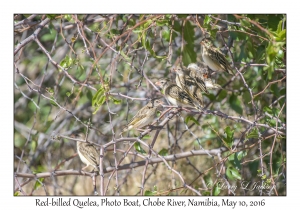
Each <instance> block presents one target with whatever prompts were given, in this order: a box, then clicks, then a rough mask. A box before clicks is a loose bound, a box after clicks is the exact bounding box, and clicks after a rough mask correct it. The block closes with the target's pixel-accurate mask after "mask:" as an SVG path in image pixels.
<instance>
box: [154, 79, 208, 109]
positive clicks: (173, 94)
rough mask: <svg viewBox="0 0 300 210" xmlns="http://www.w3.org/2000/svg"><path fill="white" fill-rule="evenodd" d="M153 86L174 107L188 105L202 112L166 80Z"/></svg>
mask: <svg viewBox="0 0 300 210" xmlns="http://www.w3.org/2000/svg"><path fill="white" fill-rule="evenodd" d="M155 84H156V85H157V86H158V87H159V88H161V89H162V91H163V94H164V95H165V96H166V98H167V99H168V100H169V101H170V103H171V104H173V105H175V106H182V105H189V106H192V107H195V108H196V109H198V110H199V111H202V108H201V106H200V105H199V104H197V103H195V102H194V101H193V99H192V98H191V97H190V96H189V95H188V94H187V93H186V92H185V91H184V90H182V89H181V88H180V87H178V86H177V85H176V84H174V83H169V81H168V80H167V79H160V80H159V81H157V82H156V83H155Z"/></svg>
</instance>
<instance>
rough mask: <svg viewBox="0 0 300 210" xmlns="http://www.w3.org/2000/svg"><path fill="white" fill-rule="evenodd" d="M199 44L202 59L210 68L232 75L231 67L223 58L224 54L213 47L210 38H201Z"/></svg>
mask: <svg viewBox="0 0 300 210" xmlns="http://www.w3.org/2000/svg"><path fill="white" fill-rule="evenodd" d="M200 44H201V45H202V59H203V61H204V62H205V64H207V65H208V67H209V68H210V69H212V70H213V71H217V72H227V73H229V74H231V75H233V71H232V70H233V69H232V67H231V66H230V64H229V62H228V61H227V59H226V58H225V55H224V54H223V53H222V52H220V51H219V50H218V49H217V48H216V47H214V46H213V44H212V42H211V41H210V40H208V39H203V40H202V41H201V42H200Z"/></svg>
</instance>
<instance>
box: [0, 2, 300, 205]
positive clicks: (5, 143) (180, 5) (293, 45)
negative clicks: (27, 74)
mask: <svg viewBox="0 0 300 210" xmlns="http://www.w3.org/2000/svg"><path fill="white" fill-rule="evenodd" d="M5 3H6V4H5V5H2V8H1V33H0V36H1V39H0V40H1V45H0V46H1V51H0V53H1V61H2V62H1V63H2V66H1V74H0V75H1V78H2V80H1V83H0V85H1V88H0V90H1V98H2V103H1V109H0V110H1V114H0V116H1V122H2V123H1V127H0V128H1V134H2V133H3V134H4V135H3V136H2V138H0V141H1V148H0V149H1V150H0V151H1V153H0V155H1V158H0V161H1V162H0V163H1V168H2V176H1V179H0V180H1V183H0V186H1V189H0V198H1V201H0V203H1V204H2V205H1V208H3V209H7V208H14V209H18V207H19V208H22V209H24V208H25V209H41V207H36V206H35V199H36V198H37V197H22V198H20V197H13V155H12V154H13V114H14V113H13V107H14V104H13V91H14V88H13V75H14V74H13V14H14V13H33V12H36V13H82V14H85V13H99V14H101V13H137V14H140V13H145V14H149V13H162V14H166V13H174V14H176V13H187V14H194V13H203V14H209V13H213V14H216V13H224V14H225V13H273V14H275V13H287V29H288V30H287V46H288V47H287V49H288V52H287V68H288V71H287V72H288V77H287V81H288V84H287V91H288V93H287V97H288V100H289V103H287V113H288V117H287V119H288V122H287V127H288V129H287V139H288V142H287V161H288V166H289V167H288V168H287V171H288V172H287V173H288V176H287V183H288V186H287V196H283V197H210V198H211V199H214V200H217V201H218V202H221V199H230V200H235V201H243V200H244V201H246V202H250V201H251V200H262V199H265V202H266V206H264V208H265V207H268V208H272V207H277V208H278V207H285V208H286V207H287V205H288V206H296V204H297V203H296V202H297V201H298V199H299V194H298V193H297V191H298V188H297V186H299V184H298V183H299V182H298V180H297V177H298V176H299V172H300V171H299V163H298V158H297V156H296V155H297V154H299V152H298V149H299V147H298V146H299V142H300V139H299V137H298V136H299V134H298V133H296V132H295V131H296V129H298V130H299V128H298V125H299V119H298V116H299V114H298V113H299V111H298V110H299V107H300V106H299V105H300V104H299V99H298V98H299V87H298V84H299V79H300V75H299V72H300V69H299V68H300V67H299V64H298V63H299V60H300V58H299V55H298V54H299V53H298V52H299V49H300V47H299V22H298V21H299V15H298V6H297V4H296V3H293V1H279V0H263V1H261V0H260V1H257V0H252V1H241V0H234V1H224V0H222V1H220V0H214V1H203V0H202V1H187V0H184V1H182V0H181V1H179V0H172V1H162V0H152V1H142V0H139V1H137V0H135V1H121V0H114V1H93V2H90V1H88V2H81V1H61V0H60V1H57V0H52V1H37V0H35V1H32V0H31V1H26V0H24V1H19V2H17V1H10V2H5ZM9 3H11V4H13V5H9ZM7 5H9V6H7ZM297 137H298V138H297ZM296 190H297V191H296ZM40 198H42V199H46V197H40ZM56 198H59V197H56ZM67 198H69V197H63V199H67ZM71 198H72V199H75V198H79V199H82V200H86V199H87V198H88V197H71ZM125 198H127V197H119V198H118V197H109V199H118V200H120V201H123V199H125ZM189 198H191V197H171V199H178V200H187V199H189ZM91 199H93V200H98V199H101V198H98V197H91ZM128 199H135V197H128ZM137 199H140V200H143V199H144V197H137ZM153 199H155V198H153ZM162 199H167V198H166V197H162ZM204 199H206V197H202V198H200V200H204ZM57 208H64V209H66V208H68V207H57ZM74 208H76V207H72V209H74ZM87 208H88V207H84V209H87ZM90 208H92V207H90ZM102 208H104V207H102ZM107 208H109V207H107ZM122 208H124V209H125V208H126V209H129V208H130V209H131V210H132V209H133V208H132V207H122ZM145 208H148V207H145ZM151 208H153V207H151ZM156 208H160V207H156ZM173 208H175V209H182V207H173ZM197 208H199V207H197ZM223 208H226V207H222V209H223ZM227 208H228V209H232V207H227ZM258 208H259V207H258ZM69 209H70V207H69ZM88 209H89V208H88ZM104 209H106V208H104ZM211 209H212V208H211ZM238 209H240V208H238Z"/></svg>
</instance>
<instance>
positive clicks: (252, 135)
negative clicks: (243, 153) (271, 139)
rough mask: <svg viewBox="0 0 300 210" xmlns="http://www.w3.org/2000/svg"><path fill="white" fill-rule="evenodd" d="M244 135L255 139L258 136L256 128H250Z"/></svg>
mask: <svg viewBox="0 0 300 210" xmlns="http://www.w3.org/2000/svg"><path fill="white" fill-rule="evenodd" d="M246 137H247V139H251V138H255V139H257V138H258V137H259V134H258V130H257V128H254V129H252V130H251V132H249V133H248V134H247V136H246Z"/></svg>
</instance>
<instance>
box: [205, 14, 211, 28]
mask: <svg viewBox="0 0 300 210" xmlns="http://www.w3.org/2000/svg"><path fill="white" fill-rule="evenodd" d="M210 22H211V17H210V16H208V15H205V18H204V26H205V27H207V26H210Z"/></svg>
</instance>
